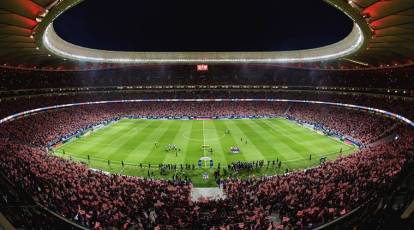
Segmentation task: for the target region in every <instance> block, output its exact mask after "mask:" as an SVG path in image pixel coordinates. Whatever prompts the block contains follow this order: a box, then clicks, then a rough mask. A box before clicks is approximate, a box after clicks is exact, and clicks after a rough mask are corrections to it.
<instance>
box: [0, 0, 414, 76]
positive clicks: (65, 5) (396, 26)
mask: <svg viewBox="0 0 414 230" xmlns="http://www.w3.org/2000/svg"><path fill="white" fill-rule="evenodd" d="M81 1H82V0H56V1H54V0H32V1H29V0H3V1H0V64H2V65H3V66H4V67H16V68H29V69H49V70H69V69H72V70H73V69H100V68H113V67H119V66H125V65H137V64H148V63H156V64H177V63H181V64H182V63H220V64H221V63H226V64H228V63H231V64H233V63H234V64H246V63H263V64H275V65H278V66H288V67H298V68H317V69H355V68H360V69H361V68H380V67H391V66H405V65H412V64H414V1H412V0H393V1H380V0H350V1H344V0H326V2H328V3H329V4H331V5H332V7H337V8H338V9H340V10H341V11H342V12H343V13H345V14H346V15H348V16H349V17H350V18H351V19H352V20H353V21H354V23H355V24H354V28H353V30H352V32H351V33H350V34H349V35H348V36H347V37H346V38H344V39H343V40H341V41H339V42H337V43H334V44H331V45H328V46H324V47H320V48H316V49H308V50H299V51H276V52H120V51H104V50H94V49H88V48H84V47H79V46H76V45H74V44H71V43H68V42H66V41H64V40H63V39H61V38H60V37H59V36H58V35H57V34H56V33H55V32H54V30H53V26H52V23H53V21H54V20H55V19H56V18H57V17H58V16H59V15H60V14H62V13H63V12H64V11H66V10H67V9H69V8H71V7H72V6H74V5H76V4H78V3H79V2H81ZM321 1H322V0H321ZM338 26H340V25H338Z"/></svg>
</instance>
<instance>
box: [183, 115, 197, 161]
mask: <svg viewBox="0 0 414 230" xmlns="http://www.w3.org/2000/svg"><path fill="white" fill-rule="evenodd" d="M190 122H191V129H190V132H189V135H188V136H187V148H186V149H185V152H186V155H185V162H187V163H189V164H195V165H197V161H198V160H199V159H200V155H201V154H199V153H198V152H199V151H200V146H201V141H200V140H199V139H198V138H200V137H201V135H200V125H199V123H197V121H190Z"/></svg>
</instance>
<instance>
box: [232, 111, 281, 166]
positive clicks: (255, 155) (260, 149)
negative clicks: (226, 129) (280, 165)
mask: <svg viewBox="0 0 414 230" xmlns="http://www.w3.org/2000/svg"><path fill="white" fill-rule="evenodd" d="M245 121H246V120H245V119H242V120H238V122H235V121H234V120H232V123H233V124H234V126H233V127H235V128H237V129H238V130H240V132H241V133H242V134H243V141H244V139H246V138H247V143H248V144H244V145H243V143H241V144H242V145H243V146H242V147H241V148H244V147H247V146H249V147H250V148H254V149H256V150H255V151H251V152H248V153H244V156H245V158H246V160H247V161H256V160H269V159H268V158H265V157H264V155H263V154H262V153H264V152H271V153H274V152H276V153H277V152H278V151H277V150H276V149H274V148H273V147H272V146H271V145H269V143H267V142H266V141H264V140H263V137H262V136H261V135H260V134H259V133H258V132H257V131H256V130H254V129H252V128H251V127H250V126H249V125H247V124H246V123H245ZM266 155H268V154H266ZM276 158H277V157H276V156H275V158H274V159H276Z"/></svg>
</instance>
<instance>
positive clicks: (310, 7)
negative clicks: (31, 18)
mask: <svg viewBox="0 0 414 230" xmlns="http://www.w3.org/2000/svg"><path fill="white" fill-rule="evenodd" d="M352 25H353V23H352V20H351V19H349V18H348V17H347V16H346V15H345V14H343V13H342V12H340V11H338V10H336V9H335V8H334V7H331V6H329V5H328V4H326V3H325V2H323V1H322V0H288V1H281V0H251V1H234V0H221V1H216V0H209V1H206V0H203V1H200V0H198V1H186V0H168V1H167V0H163V1H161V0H147V1H141V0H119V1H113V0H85V1H84V2H82V3H80V4H79V5H77V6H75V7H73V8H72V9H70V10H68V11H67V12H65V13H64V14H62V15H60V16H59V18H57V19H56V20H55V22H54V27H55V30H56V32H57V34H58V35H60V36H61V37H62V38H63V39H65V40H67V41H69V42H72V43H74V44H77V45H80V46H84V47H89V48H95V49H106V50H117V51H165V52H168V51H171V52H172V51H282V50H296V49H306V48H316V47H320V46H323V45H328V44H331V43H334V42H337V41H339V40H341V39H343V38H344V37H345V36H346V35H348V34H349V33H350V32H351V29H352Z"/></svg>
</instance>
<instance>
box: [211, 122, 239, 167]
mask: <svg viewBox="0 0 414 230" xmlns="http://www.w3.org/2000/svg"><path fill="white" fill-rule="evenodd" d="M211 123H212V124H213V127H214V128H215V130H216V135H217V136H221V135H223V133H224V131H225V130H231V129H230V127H228V126H227V123H228V122H227V121H226V120H219V121H212V122H211ZM218 142H219V146H220V148H221V152H220V154H219V153H215V155H214V156H217V155H221V159H222V160H221V164H222V165H224V164H231V163H232V162H235V161H246V158H245V157H244V155H243V154H231V153H230V147H232V146H237V143H236V140H235V139H234V136H233V134H232V133H231V132H230V134H225V135H224V137H223V138H221V139H220V140H219V141H218Z"/></svg>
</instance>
